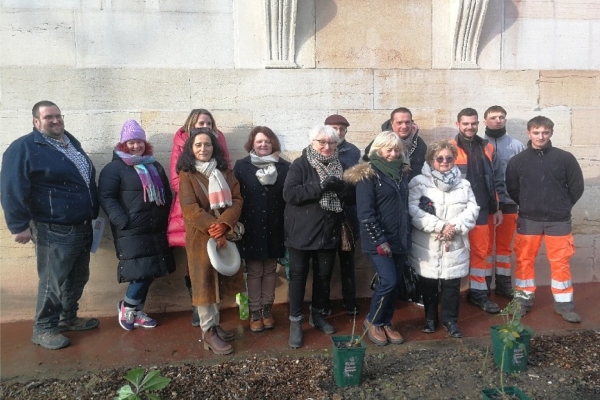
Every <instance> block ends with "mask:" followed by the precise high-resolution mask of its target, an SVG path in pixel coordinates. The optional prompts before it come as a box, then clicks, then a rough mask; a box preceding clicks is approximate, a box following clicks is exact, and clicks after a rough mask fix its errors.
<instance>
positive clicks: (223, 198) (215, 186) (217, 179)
mask: <svg viewBox="0 0 600 400" xmlns="http://www.w3.org/2000/svg"><path fill="white" fill-rule="evenodd" d="M196 171H198V172H200V173H201V174H202V175H204V176H206V177H207V178H208V202H209V203H210V209H211V210H216V209H219V208H225V207H230V206H231V205H233V201H232V200H231V189H230V188H229V185H228V184H227V181H226V180H225V177H224V176H223V174H222V173H221V171H219V170H218V169H217V161H216V160H215V159H214V158H211V159H210V161H207V162H203V161H196Z"/></svg>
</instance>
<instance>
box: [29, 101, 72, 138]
mask: <svg viewBox="0 0 600 400" xmlns="http://www.w3.org/2000/svg"><path fill="white" fill-rule="evenodd" d="M33 126H35V129H37V130H38V131H40V132H42V133H43V134H44V135H48V136H50V137H53V138H55V139H62V136H63V133H64V131H65V121H64V120H63V117H62V115H61V113H60V110H59V108H58V107H56V106H50V107H40V108H39V116H38V117H33Z"/></svg>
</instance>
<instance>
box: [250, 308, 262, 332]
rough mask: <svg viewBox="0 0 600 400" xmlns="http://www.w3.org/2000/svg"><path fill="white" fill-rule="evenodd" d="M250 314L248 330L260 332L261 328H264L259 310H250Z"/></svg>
mask: <svg viewBox="0 0 600 400" xmlns="http://www.w3.org/2000/svg"><path fill="white" fill-rule="evenodd" d="M250 314H251V315H250V330H251V331H252V332H262V330H263V329H264V325H263V321H262V313H261V311H260V310H256V311H252V312H251V313H250Z"/></svg>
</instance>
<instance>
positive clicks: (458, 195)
mask: <svg viewBox="0 0 600 400" xmlns="http://www.w3.org/2000/svg"><path fill="white" fill-rule="evenodd" d="M459 173H460V172H459ZM408 188H409V190H408V212H409V214H410V216H411V217H412V225H413V227H414V228H416V229H413V231H412V241H413V242H412V249H411V252H410V255H409V256H410V261H411V264H412V265H413V267H414V268H415V271H416V272H417V274H419V275H421V276H424V277H426V278H433V279H454V278H461V277H463V276H466V275H467V274H468V273H469V235H468V234H469V231H470V230H471V229H473V227H474V226H475V222H476V219H477V215H478V213H479V206H477V203H476V201H475V195H474V194H473V190H472V189H471V184H470V183H469V181H467V180H466V179H462V178H460V179H459V180H458V183H457V184H455V185H454V186H453V187H451V188H449V189H448V191H442V190H441V189H439V188H438V187H437V186H435V184H434V183H433V177H432V175H431V167H430V166H429V164H428V163H425V164H424V165H423V170H422V174H421V175H417V176H416V177H414V178H413V179H412V180H411V181H410V183H409V185H408ZM421 196H426V197H428V198H429V199H431V200H432V202H433V205H434V207H435V213H436V215H432V214H429V213H428V212H426V211H424V210H422V209H421V208H419V201H420V199H421ZM445 224H451V225H455V228H456V235H455V236H454V239H452V240H451V241H450V242H449V250H448V251H446V249H445V242H441V241H439V240H436V237H437V236H438V234H439V233H440V232H441V231H442V229H443V227H444V225H445Z"/></svg>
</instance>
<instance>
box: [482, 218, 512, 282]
mask: <svg viewBox="0 0 600 400" xmlns="http://www.w3.org/2000/svg"><path fill="white" fill-rule="evenodd" d="M502 217H503V218H502V223H501V224H500V225H498V226H494V215H493V214H492V215H490V217H489V219H488V227H489V231H490V239H489V245H488V252H487V263H488V268H489V269H492V270H493V267H494V264H493V261H494V244H495V245H496V270H495V271H494V272H495V274H496V275H503V276H511V275H512V274H511V270H512V265H511V262H510V261H511V260H510V258H511V256H512V242H513V239H514V237H515V233H516V232H517V214H512V213H511V214H502Z"/></svg>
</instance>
